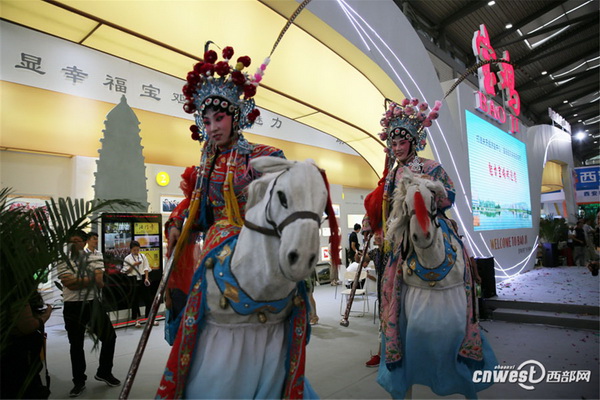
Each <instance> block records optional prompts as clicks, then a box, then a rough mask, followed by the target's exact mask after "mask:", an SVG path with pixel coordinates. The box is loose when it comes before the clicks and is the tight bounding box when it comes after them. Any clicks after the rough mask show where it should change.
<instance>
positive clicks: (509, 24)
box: [504, 23, 512, 29]
mask: <svg viewBox="0 0 600 400" xmlns="http://www.w3.org/2000/svg"><path fill="white" fill-rule="evenodd" d="M504 27H505V28H506V29H510V28H512V24H511V23H508V24H506V25H504Z"/></svg>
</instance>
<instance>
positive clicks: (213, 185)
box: [156, 47, 316, 399]
mask: <svg viewBox="0 0 600 400" xmlns="http://www.w3.org/2000/svg"><path fill="white" fill-rule="evenodd" d="M233 53H234V52H233V49H232V48H231V47H226V48H225V49H223V51H222V55H223V59H224V60H222V61H217V58H218V56H217V53H216V52H215V51H212V50H210V51H207V52H206V53H205V54H204V61H203V62H199V63H198V64H196V65H195V67H194V70H193V71H191V72H190V73H189V74H188V76H187V82H188V83H187V85H185V86H184V88H183V93H184V94H185V96H186V98H187V103H186V104H185V106H184V109H186V111H187V112H189V113H195V119H196V124H195V125H192V127H191V130H192V132H193V133H192V138H193V139H195V140H199V141H200V142H204V145H203V151H202V159H201V162H200V165H199V167H198V180H197V183H196V190H195V192H194V194H193V195H192V200H191V202H190V204H191V205H190V208H189V209H188V210H187V211H186V212H184V213H182V214H180V215H177V214H175V215H174V216H173V218H172V219H170V220H169V223H168V226H167V227H166V229H167V230H168V234H169V239H170V240H169V246H170V247H171V246H172V245H173V243H175V242H177V241H178V240H180V241H182V243H183V246H184V248H183V250H182V254H183V255H184V259H185V258H186V257H185V255H186V254H188V257H187V258H188V259H194V257H192V256H191V255H190V254H191V253H192V251H187V252H186V248H189V249H192V248H193V247H194V246H195V244H196V240H197V238H198V235H199V234H201V235H202V237H203V239H204V244H203V248H202V250H201V253H200V256H199V260H200V261H199V264H198V267H197V268H195V271H193V269H192V268H190V267H189V265H187V266H185V265H183V266H182V268H177V267H179V266H177V267H175V268H176V269H175V270H174V271H173V275H172V277H171V278H172V282H170V283H169V288H170V289H176V288H179V289H180V290H181V292H183V293H185V294H187V303H186V305H185V309H184V310H183V312H182V315H181V324H180V326H179V329H178V331H177V334H176V337H175V339H174V343H173V347H172V351H171V354H170V357H169V359H168V362H167V366H166V369H165V372H164V375H163V378H162V380H161V383H160V387H159V389H158V392H157V395H156V397H157V398H169V399H170V398H303V397H304V398H309V397H316V394H315V393H314V392H313V391H312V388H311V387H310V385H309V384H308V382H307V381H306V379H305V378H304V355H305V346H306V343H307V341H308V336H309V335H308V334H309V330H310V325H309V324H308V313H307V312H308V309H307V307H308V302H307V301H306V297H305V295H306V293H305V292H304V291H303V287H301V285H304V283H303V282H302V283H301V284H299V285H298V292H299V293H300V295H298V296H297V297H298V299H295V300H297V301H294V302H292V303H293V304H292V305H291V308H292V310H291V311H290V312H287V313H279V314H277V315H276V314H273V316H271V315H269V316H268V320H267V319H266V318H265V315H264V314H262V313H259V312H248V313H244V312H243V311H244V310H242V311H241V313H238V311H237V309H236V314H234V313H233V312H232V311H231V309H232V308H233V307H234V305H233V303H230V304H229V309H228V310H229V311H228V312H229V314H226V313H225V310H224V309H225V308H227V304H225V305H224V304H221V306H220V304H219V298H221V299H222V300H223V299H225V297H226V296H227V293H226V292H227V291H229V290H231V291H234V292H235V293H239V294H240V295H243V294H244V290H243V288H231V287H230V284H232V282H233V283H234V281H235V279H233V280H230V281H228V282H227V283H226V285H228V286H227V289H226V290H225V292H224V294H223V295H221V293H219V292H218V289H217V288H216V287H214V286H210V284H208V285H209V286H207V280H209V279H208V276H209V272H207V269H208V271H210V270H211V269H212V268H216V266H213V265H212V264H213V261H214V260H216V259H219V260H220V261H223V260H222V257H221V256H222V254H223V253H222V249H223V248H224V247H223V246H224V245H225V244H231V243H233V245H231V246H232V247H233V246H235V243H236V241H233V240H237V237H238V236H239V234H240V231H241V228H242V226H243V224H244V212H245V205H246V202H247V196H248V191H247V189H248V185H249V184H250V183H251V182H252V181H254V180H256V179H257V178H259V177H260V175H261V174H260V173H259V172H258V171H256V170H254V169H253V168H252V167H251V166H250V161H252V160H254V159H256V158H258V157H262V156H271V157H280V158H283V157H284V155H283V152H282V151H281V150H279V149H276V148H274V147H270V146H265V145H261V144H252V143H249V142H248V141H246V139H245V138H244V137H243V135H242V129H246V128H248V127H250V126H252V124H253V122H254V121H255V119H256V118H257V116H258V115H259V111H258V110H257V109H255V107H254V100H253V99H252V97H253V96H254V95H255V93H256V88H257V86H258V82H259V81H260V79H261V77H262V74H263V72H264V70H265V68H266V64H267V62H268V59H267V60H266V61H265V63H263V64H262V65H261V66H260V68H259V69H258V71H257V73H256V74H254V75H248V74H247V73H245V72H244V68H246V67H248V66H249V65H250V58H249V57H247V56H244V57H239V58H238V59H237V62H235V63H232V66H231V65H230V64H229V61H230V60H231V59H232V57H233ZM194 204H199V206H198V207H197V210H196V209H195V207H194ZM186 215H187V218H189V219H191V221H188V222H193V225H192V233H191V234H190V235H187V237H185V236H186V235H185V229H184V230H183V232H184V233H183V234H182V225H183V219H184V218H185V217H186ZM186 224H187V222H186ZM180 235H181V236H180ZM183 241H185V242H183ZM180 245H181V244H180ZM170 250H171V249H170ZM220 257H221V258H220ZM207 260H208V261H210V262H207ZM190 273H193V278H192V279H191V285H190V279H189V274H190ZM186 274H188V275H187V276H186ZM182 275H183V276H182ZM212 275H213V272H210V276H211V278H210V279H213V278H212ZM214 279H215V280H216V279H217V278H216V277H215V278H214ZM256 279H257V280H261V279H263V278H261V277H260V276H256ZM211 282H212V281H211ZM210 287H212V288H213V289H215V290H213V292H212V293H209V291H208V288H210ZM215 292H217V293H215ZM209 294H210V296H209ZM302 295H303V296H304V297H302ZM215 298H216V299H217V300H216V301H215V300H214V299H215ZM300 299H301V300H300ZM250 300H251V299H250ZM259 306H260V307H264V306H265V305H264V304H260V305H258V306H256V307H257V308H258V307H259ZM267 306H268V307H271V306H272V307H275V308H276V307H278V306H279V305H278V304H272V305H267ZM260 314H262V315H260ZM265 314H267V313H265ZM232 315H233V316H232ZM261 317H262V319H261ZM277 318H279V319H277ZM232 319H233V320H234V323H233V324H232ZM265 320H267V321H266V323H265ZM282 346H283V348H282Z"/></svg>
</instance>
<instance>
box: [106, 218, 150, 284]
mask: <svg viewBox="0 0 600 400" xmlns="http://www.w3.org/2000/svg"><path fill="white" fill-rule="evenodd" d="M101 221H102V232H101V233H102V254H103V255H104V263H105V266H106V270H107V272H108V273H109V274H111V273H116V272H119V271H120V270H121V268H122V264H123V260H124V259H125V257H127V255H128V254H129V252H130V251H129V244H130V243H131V241H132V240H135V241H137V242H139V243H140V252H141V253H143V254H144V255H145V256H146V258H148V262H149V263H150V268H151V269H152V270H153V271H162V265H161V259H162V242H161V225H162V216H161V214H146V213H105V214H102V217H101Z"/></svg>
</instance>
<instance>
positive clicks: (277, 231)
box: [244, 168, 321, 238]
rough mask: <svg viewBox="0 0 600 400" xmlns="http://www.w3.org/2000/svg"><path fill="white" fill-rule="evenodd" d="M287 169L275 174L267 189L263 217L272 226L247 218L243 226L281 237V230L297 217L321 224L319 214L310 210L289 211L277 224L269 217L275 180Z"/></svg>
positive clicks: (297, 218)
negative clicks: (267, 194) (269, 188)
mask: <svg viewBox="0 0 600 400" xmlns="http://www.w3.org/2000/svg"><path fill="white" fill-rule="evenodd" d="M288 170H289V168H288V169H286V170H285V171H283V172H281V173H280V174H279V175H277V177H276V178H275V180H274V181H273V185H272V186H271V190H270V191H269V200H268V201H267V204H266V206H265V218H266V220H267V222H268V223H269V225H271V226H272V227H273V228H265V227H264V226H260V225H257V224H255V223H253V222H250V221H248V219H245V221H244V226H245V227H246V228H248V229H250V230H253V231H255V232H258V233H261V234H263V235H267V236H274V237H278V238H280V237H281V233H282V232H283V230H284V229H285V227H286V226H288V225H289V224H291V223H292V222H294V221H297V220H299V219H312V220H313V221H316V222H317V225H319V226H321V216H320V215H319V214H317V213H314V212H312V211H296V212H293V213H291V214H290V215H288V216H287V217H286V218H285V219H284V220H283V221H281V222H280V223H279V224H278V223H276V222H275V221H274V220H273V219H272V218H271V217H270V210H271V200H272V199H273V191H274V190H275V186H276V185H277V180H278V179H279V178H280V177H281V175H283V174H284V173H286V172H287V171H288Z"/></svg>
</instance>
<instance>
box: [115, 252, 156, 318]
mask: <svg viewBox="0 0 600 400" xmlns="http://www.w3.org/2000/svg"><path fill="white" fill-rule="evenodd" d="M129 248H130V249H131V253H130V254H129V255H128V256H127V257H125V260H123V268H122V269H121V273H123V274H127V275H128V276H129V277H130V278H129V279H130V281H131V282H130V284H131V287H132V289H133V290H132V291H133V294H132V298H131V319H132V320H135V327H136V328H140V327H141V326H142V325H141V321H140V319H139V317H140V315H141V314H140V305H139V302H140V300H143V301H144V305H145V308H146V311H145V317H146V318H148V315H149V313H150V306H151V305H152V301H151V300H150V299H149V297H150V296H149V293H148V286H150V278H149V275H148V274H149V273H150V263H149V262H148V259H147V258H146V256H145V255H144V254H142V253H140V243H139V242H138V241H136V240H132V241H131V243H130V244H129ZM154 325H158V321H154Z"/></svg>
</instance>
